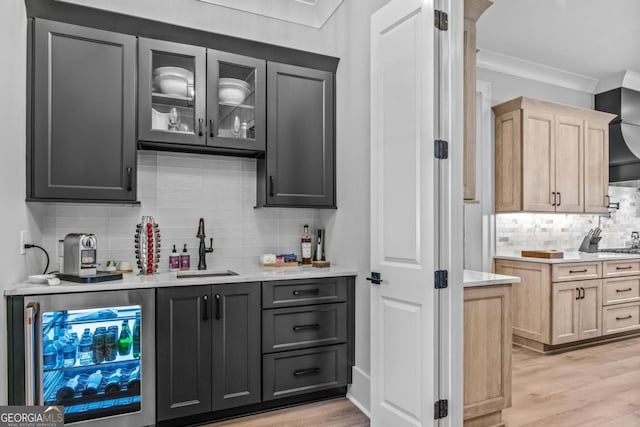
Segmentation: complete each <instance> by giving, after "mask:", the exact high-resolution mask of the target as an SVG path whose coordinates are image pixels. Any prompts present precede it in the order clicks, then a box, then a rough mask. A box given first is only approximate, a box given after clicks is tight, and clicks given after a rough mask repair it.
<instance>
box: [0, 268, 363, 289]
mask: <svg viewBox="0 0 640 427" xmlns="http://www.w3.org/2000/svg"><path fill="white" fill-rule="evenodd" d="M210 271H211V272H215V271H216V270H213V269H212V270H210ZM217 271H220V270H217ZM233 271H235V272H237V273H239V274H238V275H237V276H218V277H194V278H178V277H177V273H175V272H173V273H160V274H156V275H153V276H138V275H137V274H135V273H128V274H124V275H123V278H122V280H114V281H110V282H102V283H90V284H87V283H75V282H65V281H63V282H61V283H60V284H59V285H55V286H49V285H37V284H33V283H28V282H23V283H18V284H16V285H14V286H11V287H9V288H7V289H5V291H4V295H5V296H12V295H41V294H65V293H72V292H98V291H117V290H124V289H143V288H161V287H169V286H193V285H215V284H219V283H246V282H268V281H272V280H294V279H317V278H323V277H339V276H356V275H357V274H358V272H357V270H354V269H350V268H345V267H339V266H332V267H328V268H315V267H276V268H257V267H256V268H241V269H233ZM191 273H198V271H197V270H196V271H192V272H191Z"/></svg>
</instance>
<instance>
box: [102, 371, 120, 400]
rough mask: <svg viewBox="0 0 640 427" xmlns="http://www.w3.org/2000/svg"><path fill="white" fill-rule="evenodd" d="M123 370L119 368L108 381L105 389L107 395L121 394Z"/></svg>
mask: <svg viewBox="0 0 640 427" xmlns="http://www.w3.org/2000/svg"><path fill="white" fill-rule="evenodd" d="M121 371H122V369H120V368H118V369H116V371H115V372H114V373H113V374H111V376H109V378H108V379H107V385H106V386H105V388H104V393H105V394H117V393H120V389H121V386H120V381H122V374H121Z"/></svg>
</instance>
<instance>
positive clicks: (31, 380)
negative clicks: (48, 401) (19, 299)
mask: <svg viewBox="0 0 640 427" xmlns="http://www.w3.org/2000/svg"><path fill="white" fill-rule="evenodd" d="M38 311H39V307H38V303H29V304H27V306H26V307H25V309H24V391H25V404H26V405H27V406H34V405H35V404H36V366H35V364H36V354H35V348H36V343H35V341H36V335H35V329H36V325H35V324H36V319H37V317H38Z"/></svg>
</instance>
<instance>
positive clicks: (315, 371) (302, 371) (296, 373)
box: [293, 368, 320, 377]
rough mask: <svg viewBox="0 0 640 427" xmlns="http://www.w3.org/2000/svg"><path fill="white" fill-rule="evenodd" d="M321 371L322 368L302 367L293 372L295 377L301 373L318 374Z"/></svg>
mask: <svg viewBox="0 0 640 427" xmlns="http://www.w3.org/2000/svg"><path fill="white" fill-rule="evenodd" d="M319 373H320V368H310V369H300V370H297V371H294V372H293V376H294V377H299V376H301V375H316V374H319Z"/></svg>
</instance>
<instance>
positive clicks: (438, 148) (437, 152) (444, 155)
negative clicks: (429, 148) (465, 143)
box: [433, 139, 449, 159]
mask: <svg viewBox="0 0 640 427" xmlns="http://www.w3.org/2000/svg"><path fill="white" fill-rule="evenodd" d="M433 155H434V156H435V157H436V159H448V158H449V143H448V142H447V141H445V140H442V139H436V140H435V141H433Z"/></svg>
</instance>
